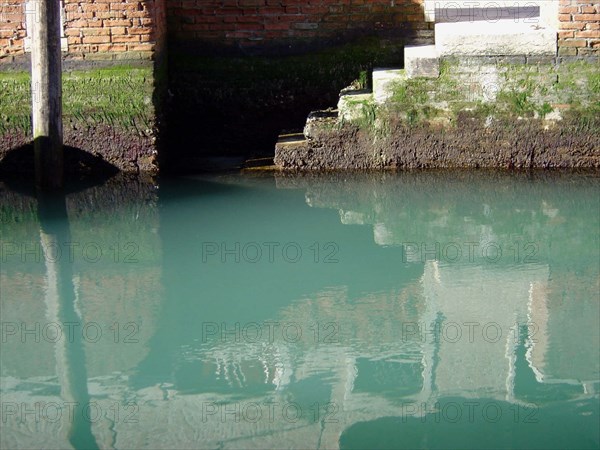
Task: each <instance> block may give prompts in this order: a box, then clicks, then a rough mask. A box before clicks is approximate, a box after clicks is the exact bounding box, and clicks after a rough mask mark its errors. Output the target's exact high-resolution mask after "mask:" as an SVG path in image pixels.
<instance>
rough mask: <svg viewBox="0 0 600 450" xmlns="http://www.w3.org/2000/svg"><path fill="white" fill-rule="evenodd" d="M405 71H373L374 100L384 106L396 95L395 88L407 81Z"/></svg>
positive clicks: (380, 69)
mask: <svg viewBox="0 0 600 450" xmlns="http://www.w3.org/2000/svg"><path fill="white" fill-rule="evenodd" d="M406 78H407V76H406V71H405V70H404V69H383V68H379V69H373V99H374V100H375V103H376V104H378V105H382V104H384V103H385V102H386V101H387V100H389V99H390V97H391V96H392V95H393V94H394V89H393V88H394V86H395V85H396V84H398V83H401V82H402V81H404V80H406Z"/></svg>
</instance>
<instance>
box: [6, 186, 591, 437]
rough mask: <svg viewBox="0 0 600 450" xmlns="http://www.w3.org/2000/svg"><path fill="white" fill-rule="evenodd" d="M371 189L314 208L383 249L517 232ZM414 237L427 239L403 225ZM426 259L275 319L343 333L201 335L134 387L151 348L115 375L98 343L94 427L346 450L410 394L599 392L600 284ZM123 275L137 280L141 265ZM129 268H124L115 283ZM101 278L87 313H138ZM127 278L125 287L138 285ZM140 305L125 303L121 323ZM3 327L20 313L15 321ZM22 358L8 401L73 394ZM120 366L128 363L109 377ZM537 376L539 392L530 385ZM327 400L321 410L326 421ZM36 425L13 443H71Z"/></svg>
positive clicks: (93, 353)
mask: <svg viewBox="0 0 600 450" xmlns="http://www.w3.org/2000/svg"><path fill="white" fill-rule="evenodd" d="M338 194H339V192H338ZM371 194H372V197H373V198H369V199H368V200H369V201H368V202H367V204H368V208H367V206H365V205H363V206H365V208H364V209H365V210H366V211H365V212H355V211H354V209H352V208H351V207H347V208H338V206H337V204H336V203H335V202H328V201H327V198H326V196H325V195H319V196H317V197H316V198H315V197H314V196H312V197H311V196H309V197H311V198H314V200H313V203H315V204H318V203H319V202H320V204H321V205H327V204H332V205H333V207H335V208H336V209H342V210H343V212H342V213H341V217H342V220H343V222H344V223H348V224H351V223H352V224H366V225H372V226H373V227H374V228H373V229H374V235H375V237H376V239H375V242H376V243H378V244H381V245H385V246H398V245H399V244H400V243H403V242H407V241H408V242H421V239H422V240H427V239H429V238H434V237H436V236H444V237H445V239H446V240H450V239H455V238H456V239H457V240H458V239H463V240H472V241H474V242H489V241H490V240H493V239H496V240H503V239H506V238H507V233H508V232H504V233H502V232H501V231H496V230H494V229H493V227H490V226H489V224H487V223H484V218H486V217H489V216H490V215H492V216H493V214H495V213H497V212H495V210H494V208H493V207H489V206H488V207H486V206H485V205H483V203H481V202H480V203H479V204H473V205H470V208H471V210H472V211H481V216H474V215H473V214H472V211H469V212H468V214H463V215H461V214H454V215H452V214H451V213H450V209H451V208H449V207H448V205H444V204H443V202H438V203H439V204H438V203H436V204H435V205H434V206H432V207H430V208H422V210H419V211H416V210H415V211H412V212H411V211H408V212H405V213H403V212H402V211H399V210H398V208H395V207H393V203H386V202H387V201H389V202H393V198H394V197H393V196H386V195H383V194H385V193H383V194H381V193H379V192H378V191H376V190H375V191H374V192H371ZM380 194H381V195H380ZM353 201H354V199H353ZM409 203H410V202H409ZM486 203H489V204H491V205H493V204H494V202H493V201H490V200H488V201H487V202H486ZM509 203H510V202H509ZM359 206H360V205H359ZM511 207H512V206H511ZM369 208H370V210H368V209H369ZM544 208H545V210H546V211H549V210H548V207H547V206H544ZM357 210H359V208H357ZM555 210H558V211H555ZM532 211H533V209H531V208H529V209H528V210H527V211H524V212H522V214H523V216H524V217H528V219H527V220H525V221H524V223H526V224H527V223H530V222H533V225H532V227H531V229H536V227H537V229H540V228H541V229H542V231H543V229H544V227H545V226H546V225H545V224H544V223H538V222H535V220H532V219H531V217H533V216H535V214H534V213H533V212H535V211H533V212H532ZM519 214H521V213H519ZM423 215H424V216H427V217H429V219H430V220H429V223H431V224H432V225H431V227H430V228H428V229H418V225H411V221H412V220H413V218H415V217H420V219H419V221H418V223H420V224H423V223H427V221H426V220H423V217H422V216H423ZM542 215H543V216H544V217H549V216H548V214H542ZM550 216H552V217H551V219H552V220H557V218H560V217H561V212H560V208H553V210H552V211H551V212H550ZM536 217H537V216H536ZM536 220H537V219H536ZM528 221H529V222H528ZM415 222H417V221H415ZM411 227H412V228H411ZM422 228H427V227H422ZM522 228H523V227H520V229H522ZM405 230H409V231H411V232H413V233H415V234H412V235H411V234H404V231H405ZM440 230H446V231H440ZM509 231H510V228H509ZM440 233H441V234H440ZM531 233H533V231H532V232H531ZM465 235H466V236H465ZM458 242H462V241H460V240H458ZM398 250H400V247H398ZM412 261H413V262H412V264H414V265H415V267H417V268H418V267H420V266H419V265H420V264H422V267H423V273H422V277H421V278H420V279H419V280H417V281H411V282H407V283H405V284H403V285H400V286H398V288H397V289H396V290H394V289H391V290H390V289H388V290H386V291H382V292H374V291H369V292H352V291H351V290H350V289H348V287H347V286H336V287H331V288H328V289H322V290H320V291H319V292H316V293H315V292H307V293H306V297H304V298H301V299H297V300H296V301H295V302H293V303H291V304H289V305H287V306H284V307H280V308H279V309H277V310H273V312H272V317H265V318H264V320H265V321H268V320H272V321H278V322H282V323H284V322H295V323H299V324H301V325H302V326H303V327H304V329H305V331H306V330H307V329H310V326H311V325H314V324H328V323H334V324H336V325H337V326H338V331H339V333H338V335H337V336H333V338H332V339H329V340H327V339H325V338H324V337H323V335H322V334H321V335H319V338H317V339H315V338H314V335H312V334H310V333H308V334H307V335H305V336H304V339H302V340H300V341H299V342H289V341H288V340H286V339H283V338H282V336H281V335H280V334H277V335H276V338H275V339H274V341H273V342H256V343H251V342H247V341H246V342H235V341H231V340H230V341H223V340H219V339H216V340H214V341H208V342H203V341H202V339H198V336H197V335H195V336H192V337H191V338H190V339H188V340H187V341H186V342H185V343H182V344H179V347H178V348H177V349H176V350H177V352H178V355H177V356H178V358H172V359H167V356H171V355H165V359H166V360H168V361H169V363H171V361H173V360H175V362H174V363H173V368H172V371H171V372H169V374H168V376H166V377H165V379H164V381H162V382H158V383H155V384H152V385H151V386H146V387H135V386H134V384H133V383H132V382H131V380H130V379H128V377H127V376H126V375H125V374H126V373H133V372H135V371H136V370H140V369H139V364H140V363H139V361H140V360H142V358H143V355H141V354H138V353H141V352H140V351H139V348H140V347H138V346H135V347H132V353H127V354H126V355H125V356H126V357H127V361H124V362H123V361H121V360H119V362H118V363H115V364H114V366H113V365H111V366H110V368H111V370H110V371H109V370H105V371H103V370H102V367H103V364H105V361H106V360H107V358H109V357H110V355H109V353H110V346H108V347H106V348H104V347H101V346H97V347H95V346H93V345H89V346H88V347H87V348H86V360H87V364H88V365H89V367H92V368H94V370H91V369H90V370H89V372H90V379H89V381H88V388H89V394H90V396H91V398H92V399H93V401H97V402H98V404H99V405H100V406H101V407H102V409H103V411H104V412H105V413H107V416H106V417H105V418H104V419H102V420H98V421H95V422H94V423H93V424H92V432H93V433H94V435H95V436H96V438H97V442H98V443H99V445H100V446H102V447H107V448H110V447H114V448H143V447H149V446H150V447H154V448H167V447H169V448H198V447H211V448H212V447H221V448H268V447H280V446H281V444H282V442H285V443H286V445H287V446H289V447H291V448H336V447H337V446H338V444H339V437H340V435H341V433H342V432H343V431H344V430H345V429H347V428H348V427H350V426H352V425H353V424H355V423H358V422H365V421H372V420H375V419H377V418H380V417H386V416H399V415H401V414H403V412H405V411H403V409H402V404H403V403H405V402H416V403H419V404H421V403H426V404H427V405H428V410H429V411H431V410H432V409H434V405H435V402H436V401H437V400H438V399H440V398H443V397H449V396H454V397H462V398H465V399H477V398H485V399H495V400H501V401H505V400H506V401H509V402H511V403H520V404H528V403H530V402H537V403H538V404H540V405H542V406H543V402H544V401H545V398H544V397H543V396H539V397H535V392H534V391H535V389H532V388H530V386H534V387H535V386H542V387H544V388H545V387H547V386H549V385H553V386H556V387H557V389H558V390H559V392H558V393H559V394H560V396H562V397H560V398H586V397H587V398H590V397H591V396H594V395H597V391H595V390H594V388H595V387H596V389H597V381H598V379H599V375H598V367H597V366H595V367H590V358H589V355H590V354H593V352H594V351H597V334H598V325H597V319H596V318H597V317H598V301H597V299H596V298H594V292H597V289H598V286H597V285H596V286H588V287H585V286H586V283H585V281H582V280H588V279H589V278H588V277H587V275H575V274H574V273H573V272H572V271H567V270H564V269H561V270H560V271H559V272H560V274H554V273H552V269H551V268H552V265H550V264H547V263H546V262H544V261H540V262H538V263H534V264H527V265H524V264H520V265H515V264H506V263H497V264H485V261H482V260H481V258H478V259H477V260H475V261H472V262H471V261H466V262H465V261H460V262H459V263H457V264H451V263H448V262H444V261H424V260H423V258H421V257H420V256H417V257H415V259H413V260H412ZM366 263H368V262H366ZM157 270H158V269H156V268H152V267H150V268H149V270H148V276H147V278H146V279H145V280H144V281H143V283H142V284H144V285H145V286H146V287H143V286H140V287H139V289H146V290H147V291H148V293H149V295H150V293H151V292H150V291H158V290H159V289H160V286H158V285H157V284H152V282H151V280H154V282H155V283H157V282H156V280H158V279H159V276H160V273H159V272H157ZM563 273H567V275H562V274H563ZM123 276H124V278H125V279H128V277H127V274H123ZM132 276H133V275H132ZM116 277H117V275H116V274H114V278H111V280H113V281H114V280H117V279H118V278H116ZM557 277H559V278H562V279H559V280H557ZM95 278H97V277H96V275H94V276H92V277H87V279H84V280H83V281H80V282H79V289H80V293H79V303H80V305H79V309H80V310H81V311H82V314H83V315H85V314H86V313H87V314H89V316H88V317H103V318H104V319H103V320H105V321H107V322H108V321H110V319H111V318H112V317H111V314H112V312H111V310H112V309H113V308H119V307H123V308H129V306H128V305H127V302H121V301H116V300H121V299H123V298H124V297H125V294H124V293H121V294H119V295H117V296H116V297H115V302H114V303H110V307H106V305H99V304H94V302H93V299H94V298H97V297H98V296H99V295H98V293H97V292H96V293H94V292H93V290H94V286H93V284H92V280H93V279H95ZM80 280H81V278H80ZM2 281H3V287H4V285H5V284H4V283H8V284H9V285H10V284H11V283H13V282H15V283H18V282H16V281H14V279H13V278H10V277H8V278H3V280H2ZM146 283H148V284H146ZM38 284H40V283H38ZM111 284H113V285H118V284H117V283H114V282H112V283H111ZM123 286H125V288H124V290H125V291H126V290H127V289H126V287H127V286H128V284H127V282H124V283H123ZM108 288H109V286H104V287H102V289H108ZM40 289H42V287H40ZM115 289H116V288H115ZM86 295H87V297H86ZM151 298H155V297H151ZM3 301H4V300H3ZM119 305H121V306H119ZM134 306H135V308H136V311H138V310H139V311H147V308H146V306H145V305H142V304H139V305H134ZM159 306H160V305H156V308H155V309H156V310H158V309H159ZM134 312H135V311H131V310H129V309H125V310H124V311H121V312H119V314H118V315H117V316H115V317H117V318H118V317H123V315H127V314H129V313H131V314H133V313H134ZM3 320H12V318H7V317H4V316H3ZM15 320H17V319H15ZM143 320H145V321H147V323H148V324H149V327H144V332H146V330H148V329H151V330H152V331H154V327H155V326H156V325H155V324H157V323H160V322H159V321H158V319H157V318H155V317H154V316H149V317H144V318H143ZM519 325H522V326H519ZM578 327H583V328H586V329H588V331H589V336H590V339H589V340H588V341H583V342H582V341H581V340H580V339H578V337H579V336H581V335H580V334H579V333H573V332H572V329H573V328H575V329H577V328H578ZM194 338H196V339H195V340H194ZM143 339H144V345H142V347H144V346H145V345H147V346H153V345H154V346H158V347H159V348H162V347H161V343H160V342H158V343H156V342H152V341H151V336H147V335H145V336H143ZM165 347H168V346H167V345H165ZM121 348H122V347H119V350H121ZM166 351H167V350H166ZM40 353H44V354H46V353H48V354H51V352H46V351H44V352H41V351H40ZM119 353H121V352H119ZM565 355H567V356H565ZM586 356H588V357H586ZM122 357H123V353H121V358H122ZM12 359H14V360H15V361H20V359H19V358H16V357H15V358H8V359H3V373H2V396H3V401H11V402H15V403H22V402H25V403H28V404H32V403H34V402H35V401H40V402H60V401H61V398H60V395H59V393H58V388H59V387H60V386H59V383H58V382H57V379H56V377H55V376H54V372H53V370H52V367H51V365H50V364H46V370H45V371H41V372H39V373H36V377H32V376H27V375H22V374H31V373H33V372H27V371H25V370H23V371H21V370H15V371H13V375H12V376H11V377H9V376H5V372H4V370H5V369H8V371H10V364H11V361H12ZM113 368H114V369H113ZM117 368H119V369H120V372H114V373H111V372H113V370H115V369H117ZM524 383H530V385H528V386H526V388H524V387H523V386H524ZM595 383H596V384H595ZM532 392H533V394H532ZM546 398H547V397H546ZM127 402H135V404H137V405H138V407H139V409H138V410H137V411H133V412H134V416H133V418H134V419H135V421H130V422H128V421H127V420H126V418H127V415H128V413H130V412H132V410H128V409H126V404H127ZM115 403H117V404H119V405H121V411H120V413H121V414H120V418H119V419H118V420H115V419H114V405H115ZM316 403H318V404H319V405H320V407H321V408H320V411H319V413H318V415H317V419H316V420H315V407H314V405H315V404H316ZM328 403H331V404H333V405H334V407H335V408H336V410H335V411H333V412H332V413H333V414H332V416H331V417H326V415H324V411H323V410H322V408H323V406H324V405H326V404H328ZM291 404H294V405H297V406H298V407H300V408H302V412H303V416H302V417H301V418H296V417H295V414H294V411H292V410H288V411H287V414H286V411H284V409H283V408H284V405H291ZM253 405H259V406H260V408H261V409H260V410H261V413H262V414H263V417H262V418H261V420H254V419H255V417H256V416H255V415H253V414H255V413H256V409H255V408H254V406H253ZM269 405H273V409H271V407H270V406H269ZM111 407H113V409H111ZM228 408H229V409H228ZM252 408H254V409H252ZM269 413H272V420H271V417H270V416H269ZM328 418H329V419H333V420H334V421H333V420H331V421H330V420H327V419H328ZM111 419H112V420H111ZM29 425H31V424H22V423H19V420H18V418H15V417H12V416H11V417H10V420H9V422H8V424H7V425H6V426H5V427H4V426H3V428H4V430H3V433H2V440H3V441H2V443H3V446H6V447H16V446H17V445H16V444H19V445H18V446H21V447H24V446H30V447H41V446H45V447H50V448H51V447H57V448H58V447H61V448H64V447H66V446H67V444H66V443H65V441H64V438H62V437H61V435H60V434H59V430H58V429H57V428H58V426H57V425H56V424H53V425H52V426H46V427H44V426H38V425H36V426H29ZM149 430H150V431H149ZM25 440H26V441H25ZM4 444H7V445H4Z"/></svg>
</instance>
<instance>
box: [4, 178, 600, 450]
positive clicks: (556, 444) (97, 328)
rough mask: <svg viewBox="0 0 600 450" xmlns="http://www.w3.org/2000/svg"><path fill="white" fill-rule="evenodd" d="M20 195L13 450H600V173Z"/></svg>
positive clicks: (8, 223) (12, 224) (7, 230)
mask: <svg viewBox="0 0 600 450" xmlns="http://www.w3.org/2000/svg"><path fill="white" fill-rule="evenodd" d="M0 188H1V191H0V220H1V224H0V227H1V232H2V233H1V236H0V237H1V243H0V250H1V253H0V262H1V269H0V289H1V291H0V295H1V302H0V314H1V325H2V328H1V330H0V331H1V333H0V338H1V353H0V363H1V368H0V389H1V390H0V392H1V401H0V403H1V414H2V415H1V422H0V426H1V433H0V435H1V438H0V446H1V447H2V448H6V449H18V448H78V449H79V448H81V449H83V448H115V449H145V448H148V449H163V448H164V449H167V448H169V449H184V448H303V449H304V448H332V449H333V448H342V449H351V448H361V449H375V448H410V449H429V448H432V449H434V448H435V449H446V448H447V449H454V448H461V449H466V448H514V449H552V448H573V449H584V448H590V449H597V448H599V446H600V438H599V421H600V415H599V404H600V348H599V347H600V331H599V329H600V323H599V322H600V311H599V306H600V267H599V265H600V237H599V235H600V177H599V176H598V173H597V172H596V173H562V172H558V173H557V172H553V173H533V174H520V173H496V172H418V173H399V174H392V173H386V174H329V175H284V174H264V173H256V174H253V173H248V174H219V175H210V176H209V175H207V176H201V177H189V178H177V179H166V180H160V181H159V182H154V183H152V182H148V183H147V182H143V181H140V180H136V181H131V180H127V179H113V180H109V181H107V182H105V183H104V184H102V185H96V186H71V187H70V191H69V194H68V195H66V197H64V198H43V199H42V198H37V197H36V196H35V195H34V194H33V195H32V194H31V193H28V192H26V191H22V190H19V189H18V187H15V186H14V185H8V184H0Z"/></svg>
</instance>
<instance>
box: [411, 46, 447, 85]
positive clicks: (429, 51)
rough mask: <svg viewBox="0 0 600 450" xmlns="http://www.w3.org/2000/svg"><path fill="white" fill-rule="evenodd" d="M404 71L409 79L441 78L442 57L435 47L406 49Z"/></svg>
mask: <svg viewBox="0 0 600 450" xmlns="http://www.w3.org/2000/svg"><path fill="white" fill-rule="evenodd" d="M404 70H405V71H406V76H407V77H408V78H415V77H425V78H437V77H439V76H440V57H439V54H438V52H437V50H436V49H435V45H418V46H408V47H404Z"/></svg>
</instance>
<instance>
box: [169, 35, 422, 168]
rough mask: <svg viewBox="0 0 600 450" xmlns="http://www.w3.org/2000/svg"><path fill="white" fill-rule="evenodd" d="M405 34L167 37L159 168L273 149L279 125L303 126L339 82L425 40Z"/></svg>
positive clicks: (328, 103) (398, 61)
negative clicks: (282, 43) (220, 40)
mask: <svg viewBox="0 0 600 450" xmlns="http://www.w3.org/2000/svg"><path fill="white" fill-rule="evenodd" d="M425 26H427V25H426V24H425ZM406 34H407V33H406V30H402V29H398V30H393V31H390V32H386V33H379V34H378V35H373V34H371V35H367V34H361V35H360V36H358V37H354V39H352V40H346V41H344V40H341V39H339V38H337V39H331V40H329V41H327V40H319V42H317V43H314V41H313V43H312V44H311V43H309V42H305V43H296V45H294V47H293V48H292V46H291V45H290V46H289V48H281V47H279V46H277V45H275V44H273V45H272V46H267V44H261V47H260V49H259V50H257V49H255V48H254V49H241V48H239V47H235V48H234V47H232V46H226V45H221V46H217V45H215V44H210V43H206V42H204V43H202V42H190V41H186V42H181V41H176V40H171V41H170V43H169V49H168V52H169V75H168V76H169V96H168V97H169V99H168V108H167V111H168V112H167V114H168V120H167V129H168V134H167V140H166V142H167V146H166V147H167V148H168V155H167V158H166V161H164V162H165V164H164V165H163V166H162V169H166V170H167V171H172V170H173V169H174V168H176V167H175V165H174V164H171V163H172V162H174V161H177V163H178V164H177V166H181V165H183V166H188V165H187V164H186V162H185V161H187V160H190V161H191V160H193V159H194V158H198V157H210V156H233V155H236V156H245V157H266V156H272V155H273V154H274V148H275V143H276V141H277V137H278V135H279V134H280V133H282V132H287V131H289V132H298V131H301V130H302V129H303V127H304V124H305V122H306V117H307V115H308V114H309V113H310V112H311V111H314V110H319V109H327V108H335V107H336V105H337V102H338V99H339V92H340V90H341V89H343V88H344V87H346V86H348V85H349V84H351V83H352V82H353V81H354V80H357V79H359V78H361V72H363V74H362V78H363V79H366V80H367V81H368V83H370V79H371V72H372V70H373V68H374V67H398V68H401V67H402V66H403V61H404V46H405V45H407V44H415V43H428V42H427V39H420V40H419V39H417V38H415V37H414V36H412V37H407V36H406ZM367 87H370V86H367Z"/></svg>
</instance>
